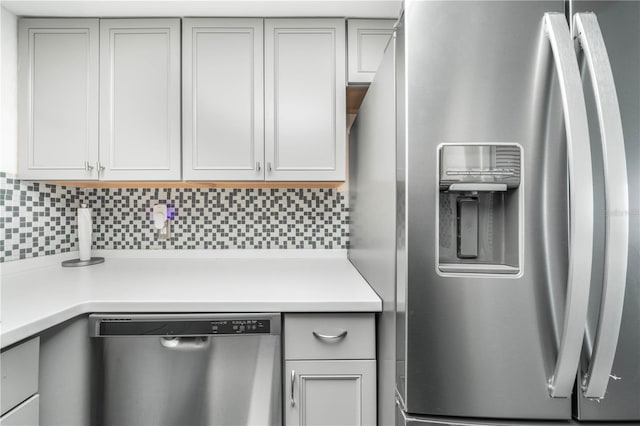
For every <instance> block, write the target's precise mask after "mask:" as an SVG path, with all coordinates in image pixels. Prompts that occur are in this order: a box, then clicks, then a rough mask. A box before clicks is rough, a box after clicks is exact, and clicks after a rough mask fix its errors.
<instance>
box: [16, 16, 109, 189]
mask: <svg viewBox="0 0 640 426" xmlns="http://www.w3.org/2000/svg"><path fill="white" fill-rule="evenodd" d="M98 36H99V33H98V20H97V19H21V20H20V24H19V37H18V44H19V47H18V49H19V58H18V60H19V64H18V69H19V77H18V78H19V85H18V86H19V96H18V99H19V107H18V117H19V143H18V147H19V148H18V149H19V155H18V156H19V177H20V178H22V179H65V180H66V179H78V180H90V179H97V176H98V175H97V173H96V170H95V163H96V161H97V159H98ZM92 168H93V169H92Z"/></svg>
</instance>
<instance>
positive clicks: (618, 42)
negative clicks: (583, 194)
mask: <svg viewBox="0 0 640 426" xmlns="http://www.w3.org/2000/svg"><path fill="white" fill-rule="evenodd" d="M583 12H593V13H595V16H596V17H597V21H598V23H599V27H600V31H601V33H602V36H603V39H604V43H605V45H606V50H607V53H608V57H609V62H610V64H611V70H612V72H613V78H614V81H615V87H616V89H617V95H618V102H619V108H620V114H621V118H622V127H623V134H624V141H625V154H626V161H627V164H626V166H627V167H626V168H627V176H628V194H629V207H628V208H629V210H628V214H629V235H628V249H629V251H628V258H627V265H628V266H627V274H626V289H625V293H624V302H623V303H622V306H621V307H622V320H621V324H620V332H619V336H618V342H617V348H616V351H615V357H614V359H613V366H612V368H611V376H610V377H611V378H610V380H609V381H608V384H607V387H606V393H605V394H604V398H602V399H593V398H588V397H586V396H585V389H583V388H582V386H577V389H578V392H577V395H576V397H575V401H574V404H575V413H574V415H575V416H576V417H577V418H578V419H580V420H589V421H594V420H596V421H623V420H627V421H640V327H639V326H638V324H640V266H639V265H640V220H639V215H640V172H639V171H640V123H639V121H638V117H639V116H640V85H639V84H638V75H640V49H638V46H637V42H635V41H636V40H640V2H637V1H578V2H573V3H572V13H573V14H576V13H583ZM632 40H633V41H632ZM583 68H585V67H583ZM585 74H586V75H585V83H584V86H585V94H586V95H587V96H586V97H587V109H588V113H589V122H590V138H591V139H592V144H593V146H592V153H593V158H594V166H597V165H598V163H599V162H601V161H602V154H601V153H600V154H599V150H600V147H599V144H598V143H597V142H598V141H599V140H600V129H599V127H598V125H597V123H598V115H597V111H596V105H597V103H596V99H595V96H594V93H593V91H592V90H591V87H590V86H591V84H590V81H589V78H588V77H589V74H588V72H585ZM594 142H596V143H594ZM598 154H599V155H598ZM600 168H602V166H600ZM603 174H604V172H603V171H602V170H601V171H600V173H595V177H596V179H595V184H596V185H595V186H596V194H599V196H596V200H597V201H598V200H599V202H597V203H596V205H597V206H599V208H598V209H596V215H595V216H596V229H600V235H598V234H597V233H596V240H601V241H604V238H605V236H606V235H605V233H604V223H605V219H606V216H605V208H604V196H605V195H604V194H605V191H604V186H605V185H604V178H603ZM607 210H608V209H607ZM622 213H624V212H622ZM613 214H616V213H615V212H614V213H613ZM618 214H620V213H618ZM604 262H605V254H604V247H602V246H596V247H595V250H594V265H593V268H594V274H593V275H594V281H593V283H592V298H591V300H590V306H589V318H588V322H587V332H586V338H585V351H584V352H585V354H584V357H583V362H582V364H581V371H580V375H579V377H584V376H585V375H586V374H587V373H588V372H589V371H590V370H591V369H592V368H593V367H592V362H593V358H592V357H591V354H592V350H593V348H594V345H595V344H596V338H597V337H598V334H599V333H602V331H599V330H598V325H599V324H600V323H601V321H602V315H603V314H602V311H601V306H603V305H602V301H601V296H602V294H603V288H602V281H603V277H604V276H605V271H606V268H605V264H604ZM604 337H610V336H604ZM600 338H601V339H602V338H603V336H601V337H600ZM579 384H581V383H579Z"/></svg>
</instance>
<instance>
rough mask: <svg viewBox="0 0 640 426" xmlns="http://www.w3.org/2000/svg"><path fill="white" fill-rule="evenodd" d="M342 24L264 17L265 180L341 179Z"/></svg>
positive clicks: (343, 133)
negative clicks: (265, 18)
mask: <svg viewBox="0 0 640 426" xmlns="http://www.w3.org/2000/svg"><path fill="white" fill-rule="evenodd" d="M344 27H345V25H344V20H342V19H267V20H265V161H266V162H267V168H266V174H265V178H266V180H277V181H287V180H289V181H296V180H297V181H321V180H325V181H341V180H344V179H345V138H346V123H345V121H346V113H345V110H346V104H345V48H344V43H345V29H344Z"/></svg>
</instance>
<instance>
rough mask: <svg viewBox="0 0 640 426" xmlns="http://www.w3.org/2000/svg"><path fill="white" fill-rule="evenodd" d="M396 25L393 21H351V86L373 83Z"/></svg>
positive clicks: (349, 34)
mask: <svg viewBox="0 0 640 426" xmlns="http://www.w3.org/2000/svg"><path fill="white" fill-rule="evenodd" d="M394 24H395V20H393V19H349V22H348V27H349V33H348V52H349V84H353V83H355V84H358V83H371V82H372V81H373V77H374V76H375V75H376V70H377V69H378V66H379V65H380V62H381V61H382V57H383V56H384V49H385V48H386V47H387V43H388V42H389V39H390V38H391V36H392V35H393V32H394V29H393V26H394Z"/></svg>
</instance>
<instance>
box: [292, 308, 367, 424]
mask: <svg viewBox="0 0 640 426" xmlns="http://www.w3.org/2000/svg"><path fill="white" fill-rule="evenodd" d="M375 354H376V353H375V318H374V315H373V314H370V313H308V314H307V313H299V314H286V315H285V316H284V360H285V361H284V370H285V371H284V373H285V374H284V383H285V385H284V392H285V393H284V398H283V403H284V421H285V422H284V424H285V426H375V425H376V421H377V416H376V411H377V409H376V355H375Z"/></svg>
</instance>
